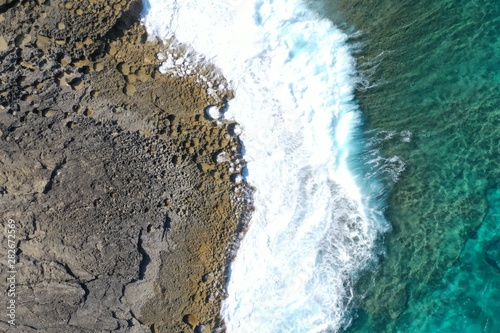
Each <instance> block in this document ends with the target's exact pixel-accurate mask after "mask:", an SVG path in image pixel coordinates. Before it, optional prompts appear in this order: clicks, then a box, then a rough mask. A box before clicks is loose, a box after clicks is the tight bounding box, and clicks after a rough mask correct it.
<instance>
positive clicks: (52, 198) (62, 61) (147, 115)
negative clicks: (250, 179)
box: [0, 0, 251, 332]
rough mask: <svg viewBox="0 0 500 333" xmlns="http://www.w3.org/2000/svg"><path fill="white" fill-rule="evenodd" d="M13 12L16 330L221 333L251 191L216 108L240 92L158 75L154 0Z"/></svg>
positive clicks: (4, 138) (4, 121)
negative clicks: (230, 161)
mask: <svg viewBox="0 0 500 333" xmlns="http://www.w3.org/2000/svg"><path fill="white" fill-rule="evenodd" d="M7 3H8V4H7V5H4V6H3V7H2V13H1V19H0V22H1V23H0V24H1V26H0V36H1V38H2V39H3V40H4V41H5V46H4V45H0V46H2V49H1V51H0V56H1V57H2V76H3V77H2V78H3V80H2V85H1V89H0V92H1V99H0V101H1V105H2V107H1V108H2V109H1V110H0V130H1V140H0V147H1V150H2V151H3V152H4V154H3V155H2V156H1V160H0V162H2V165H3V170H2V171H3V172H2V175H1V179H0V180H1V184H0V186H1V187H2V193H1V197H0V206H1V208H2V211H3V216H4V220H5V221H7V219H13V220H14V221H16V223H17V227H18V237H19V249H20V251H19V254H18V266H17V267H18V272H19V273H18V277H19V280H18V289H19V296H18V297H19V299H23V300H24V301H23V305H22V306H20V307H19V308H18V312H17V318H18V321H17V328H18V329H23V330H25V331H27V332H30V331H35V330H36V331H40V332H43V331H46V332H59V331H60V332H86V331H88V332H99V331H109V330H113V331H117V332H176V331H182V330H186V331H193V330H194V329H195V328H196V329H197V330H198V331H200V332H208V331H210V330H211V329H214V328H216V327H219V326H220V325H221V318H220V304H221V301H222V299H223V297H224V293H225V283H226V281H225V279H226V274H227V272H226V270H227V255H228V253H229V252H230V251H231V250H232V248H230V246H232V245H234V244H235V243H236V242H235V241H236V238H237V233H238V231H239V230H238V229H239V228H240V223H241V220H242V219H243V216H245V215H246V214H248V213H249V212H250V211H251V207H250V206H249V205H248V204H246V203H245V202H246V201H245V196H246V199H248V193H249V192H250V189H249V188H248V187H247V186H246V185H244V184H240V185H237V184H235V183H234V182H233V179H232V178H231V174H230V173H229V172H228V171H227V170H228V166H227V162H221V163H217V162H216V156H218V154H220V153H221V152H223V151H224V152H226V153H227V154H228V155H238V154H239V149H240V148H241V147H240V144H239V141H238V138H237V137H234V136H231V135H229V132H228V127H229V126H230V124H229V123H218V122H216V121H213V120H210V119H208V118H207V117H206V116H205V114H204V109H205V108H206V107H208V106H210V105H217V106H218V107H222V106H223V105H224V101H225V100H227V99H230V98H231V97H232V92H231V91H223V92H218V94H217V95H215V96H214V95H213V94H212V95H210V94H208V93H207V86H206V85H204V84H203V83H200V82H197V81H196V80H195V79H193V78H192V77H184V78H176V77H173V76H168V75H163V74H161V73H160V72H159V71H158V66H159V61H158V60H157V57H156V54H157V53H158V52H161V51H162V50H163V47H162V45H161V44H160V43H158V42H148V41H146V32H145V30H144V28H143V27H142V26H141V25H140V22H139V13H140V10H141V6H142V4H141V1H125V0H123V1H112V2H110V3H108V4H106V5H104V4H101V3H96V2H92V1H90V2H86V1H85V2H81V3H76V2H63V1H51V2H50V5H49V2H48V1H38V2H33V3H20V2H16V1H7ZM104 16H105V17H107V18H108V19H107V20H106V21H105V22H104V21H103V20H102V17H104ZM198 70H199V71H202V72H203V73H207V74H208V73H209V72H210V71H213V70H215V69H213V68H201V67H200V68H198ZM236 188H237V190H236V191H239V193H241V194H235V189H236ZM245 193H247V194H245ZM238 196H239V198H240V199H243V200H236V198H237V197H238ZM2 237H3V238H5V235H2ZM5 244H6V242H2V246H6V245H5ZM233 250H234V249H233ZM5 269H6V267H5V266H2V267H1V270H2V274H3V273H5ZM41 304H44V306H43V307H41V306H40V305H41ZM1 325H2V326H1V327H2V328H7V329H8V324H7V323H5V322H1Z"/></svg>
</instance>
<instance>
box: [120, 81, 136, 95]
mask: <svg viewBox="0 0 500 333" xmlns="http://www.w3.org/2000/svg"><path fill="white" fill-rule="evenodd" d="M136 91H137V89H136V88H135V86H134V85H133V84H127V85H126V86H125V88H123V92H124V93H125V94H126V95H127V96H132V95H134V94H135V92H136Z"/></svg>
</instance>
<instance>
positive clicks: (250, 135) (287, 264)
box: [143, 0, 386, 333]
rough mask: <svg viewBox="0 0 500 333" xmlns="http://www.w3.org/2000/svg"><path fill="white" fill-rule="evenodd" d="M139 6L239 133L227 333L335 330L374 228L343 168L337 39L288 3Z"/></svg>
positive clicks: (342, 83) (352, 120) (346, 122)
mask: <svg viewBox="0 0 500 333" xmlns="http://www.w3.org/2000/svg"><path fill="white" fill-rule="evenodd" d="M144 3H145V10H144V12H143V23H144V25H145V26H146V28H147V30H148V33H149V35H150V37H160V38H163V39H171V38H172V37H175V39H177V40H178V41H179V42H181V43H184V44H186V45H189V46H190V47H192V48H194V50H196V51H197V52H199V53H201V54H202V55H204V56H205V57H206V58H207V59H208V60H210V61H212V62H213V63H214V64H215V65H216V66H218V67H219V68H220V69H221V70H222V72H223V74H224V75H225V76H226V78H227V79H228V80H229V82H230V83H231V85H232V87H233V88H234V89H235V95H236V97H235V99H233V100H231V101H230V103H229V109H228V111H227V112H226V114H225V116H226V117H228V118H231V119H235V120H236V121H237V122H239V123H240V124H241V126H242V128H244V131H243V132H242V133H241V135H240V138H241V139H242V141H243V143H244V146H245V151H246V153H245V159H246V160H247V162H248V164H247V168H248V175H247V176H246V180H247V181H248V182H249V183H251V184H252V185H254V186H255V187H256V188H257V191H256V192H255V197H254V205H255V212H254V213H253V216H252V220H251V222H250V225H249V228H248V232H247V234H246V235H245V237H244V238H243V240H242V242H241V244H240V248H239V250H238V253H237V256H236V258H235V260H234V262H233V263H232V264H231V275H230V279H229V284H228V294H229V296H228V298H227V299H226V300H225V301H224V304H223V311H222V315H223V317H224V320H225V322H226V325H227V331H228V332H264V333H265V332H272V333H277V332H321V331H324V330H327V329H329V330H334V331H335V330H338V329H339V328H340V327H341V325H342V323H343V322H345V320H346V311H347V309H348V306H349V303H350V302H351V300H352V297H353V294H352V289H351V283H352V282H353V281H354V280H355V279H356V277H357V274H358V273H359V272H360V270H362V269H364V268H366V267H367V264H368V263H369V262H370V261H371V260H372V257H373V247H374V245H375V240H376V237H377V232H379V231H381V230H384V229H385V228H386V225H385V224H384V221H383V219H381V218H380V212H377V211H373V210H371V209H370V208H369V206H368V204H369V202H370V197H369V195H370V193H368V192H365V193H361V190H360V188H359V186H358V185H357V183H358V182H357V181H356V178H355V177H354V176H353V175H352V172H351V171H350V169H349V165H348V160H349V156H350V154H351V148H352V147H351V145H352V143H351V142H350V138H351V137H352V134H353V131H354V130H355V128H356V126H357V125H358V122H359V111H358V110H357V106H356V104H355V103H354V102H353V88H354V86H355V80H354V76H353V75H354V74H355V66H354V59H353V57H352V56H351V55H350V50H349V48H348V46H347V44H346V40H347V36H346V35H345V34H343V33H342V32H341V31H340V30H338V29H337V28H336V27H335V26H333V25H332V24H331V22H330V21H328V20H325V19H321V18H319V17H318V16H317V15H315V14H314V13H313V12H311V10H309V9H308V8H307V7H306V5H305V4H304V3H303V1H300V0H275V1H243V0H237V1H236V0H235V1H230V0H225V1H219V2H213V1H208V0H183V1H182V2H180V1H174V0H149V1H146V0H144ZM240 177H241V176H237V179H236V178H235V181H236V182H238V181H240V180H241V178H240Z"/></svg>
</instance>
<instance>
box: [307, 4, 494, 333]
mask: <svg viewBox="0 0 500 333" xmlns="http://www.w3.org/2000/svg"><path fill="white" fill-rule="evenodd" d="M315 6H317V3H315ZM320 10H321V11H322V13H324V15H326V16H328V17H329V18H331V19H332V20H333V21H334V22H335V23H336V24H337V25H338V26H339V27H340V28H341V29H343V30H344V31H347V32H354V31H359V32H360V35H359V37H356V38H352V40H351V41H350V42H351V43H352V44H353V45H357V49H358V50H359V51H358V53H357V54H356V55H355V56H356V58H357V61H358V68H359V70H360V71H361V73H362V74H363V75H364V77H365V78H366V84H365V85H364V86H363V85H361V86H359V89H358V92H357V99H358V100H359V103H360V106H361V109H362V110H363V112H364V115H365V117H366V119H365V122H364V123H365V127H364V130H365V132H364V133H365V135H366V138H367V139H368V140H369V142H371V143H372V145H373V147H374V148H377V149H379V150H380V152H381V154H382V155H383V156H385V157H387V158H391V157H396V156H397V157H398V158H399V159H400V160H401V161H402V162H403V163H404V165H405V171H404V172H403V173H402V174H401V175H400V177H399V180H398V181H397V182H396V184H395V186H394V188H393V189H392V192H391V195H390V198H389V200H388V205H387V210H386V213H385V214H386V217H387V219H388V220H389V222H390V223H391V225H392V228H393V230H392V232H391V233H390V234H387V235H386V237H385V239H384V240H383V242H384V245H385V247H386V251H387V253H386V254H385V256H383V257H381V259H380V261H379V263H378V267H377V268H376V269H375V273H374V272H367V273H366V274H365V275H364V276H363V277H362V279H361V280H360V282H359V283H358V285H357V292H356V294H357V295H358V297H357V305H358V307H357V309H355V310H353V316H354V319H353V322H352V324H351V325H350V327H349V328H348V329H347V332H352V333H354V332H376V333H382V332H405V333H417V332H418V333H421V332H453V333H456V332H471V333H472V332H500V1H498V0H474V1H470V0H467V1H464V0H421V1H413V0H398V1H389V0H360V1H352V0H334V1H333V0H330V2H329V3H328V4H327V5H326V6H325V7H324V8H321V9H320Z"/></svg>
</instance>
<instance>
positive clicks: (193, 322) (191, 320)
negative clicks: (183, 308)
mask: <svg viewBox="0 0 500 333" xmlns="http://www.w3.org/2000/svg"><path fill="white" fill-rule="evenodd" d="M182 320H183V321H184V322H185V323H186V324H188V325H189V326H191V327H192V328H194V327H196V326H198V324H199V323H200V321H199V320H198V318H197V317H196V316H195V315H194V314H187V315H185V316H184V318H182Z"/></svg>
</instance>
